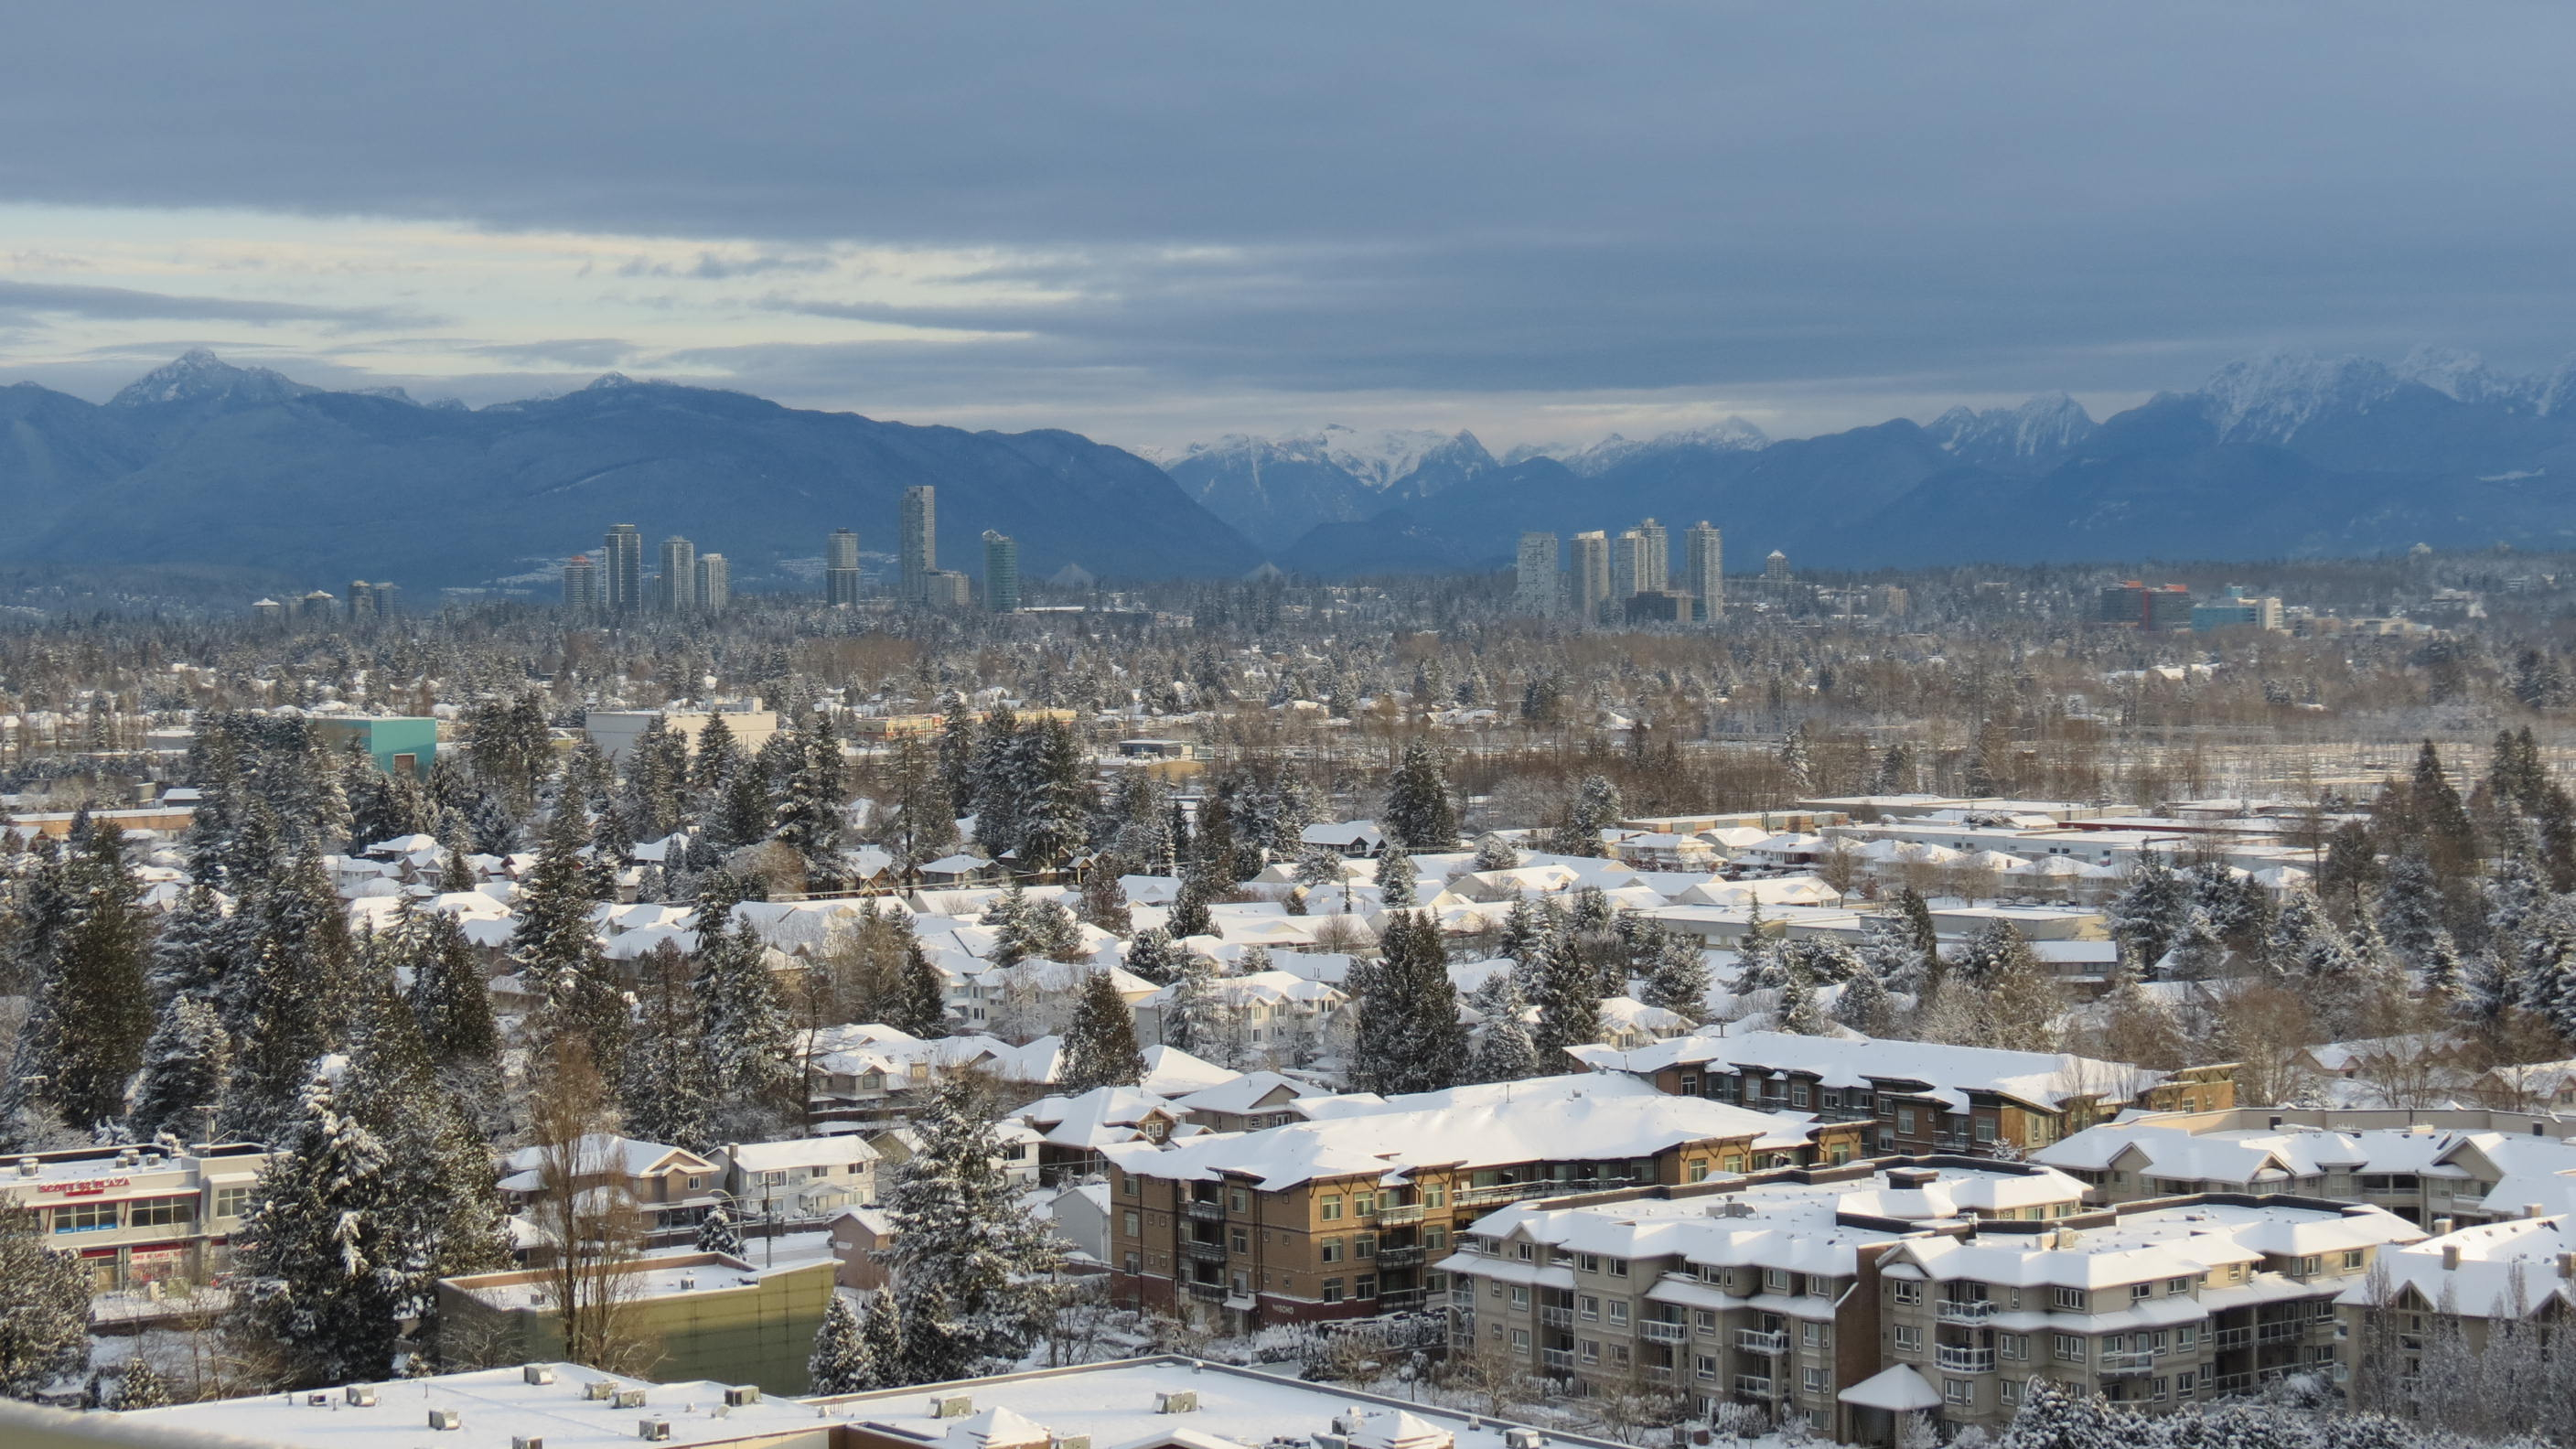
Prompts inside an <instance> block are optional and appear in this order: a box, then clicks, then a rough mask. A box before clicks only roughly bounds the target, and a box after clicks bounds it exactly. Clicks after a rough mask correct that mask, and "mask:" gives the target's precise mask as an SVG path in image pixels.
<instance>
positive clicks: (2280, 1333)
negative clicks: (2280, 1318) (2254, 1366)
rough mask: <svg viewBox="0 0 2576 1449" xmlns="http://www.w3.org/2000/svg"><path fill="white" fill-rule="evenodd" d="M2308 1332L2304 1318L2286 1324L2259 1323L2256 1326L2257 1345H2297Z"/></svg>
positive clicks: (2255, 1338)
mask: <svg viewBox="0 0 2576 1449" xmlns="http://www.w3.org/2000/svg"><path fill="white" fill-rule="evenodd" d="M2307 1331H2308V1321H2307V1320H2306V1319H2304V1318H2301V1319H2294V1320H2292V1321H2290V1322H2286V1323H2258V1324H2256V1325H2255V1326H2254V1341H2255V1342H2256V1343H2296V1342H2297V1341H2298V1340H2299V1339H2300V1338H2301V1337H2302V1336H2304V1335H2305V1334H2306V1333H2307Z"/></svg>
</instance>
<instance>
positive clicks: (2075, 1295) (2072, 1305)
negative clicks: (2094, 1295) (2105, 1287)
mask: <svg viewBox="0 0 2576 1449" xmlns="http://www.w3.org/2000/svg"><path fill="white" fill-rule="evenodd" d="M2057 1306H2058V1307H2060V1308H2062V1309H2065V1310H2066V1311H2068V1312H2070V1313H2090V1312H2092V1311H2093V1301H2092V1299H2090V1298H2089V1297H2087V1296H2086V1295H2085V1292H2084V1290H2083V1289H2081V1288H2060V1289H2058V1290H2057Z"/></svg>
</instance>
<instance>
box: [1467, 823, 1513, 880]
mask: <svg viewBox="0 0 2576 1449" xmlns="http://www.w3.org/2000/svg"><path fill="white" fill-rule="evenodd" d="M1520 864H1521V853H1520V852H1519V851H1517V850H1514V849H1513V848H1512V843H1511V842H1510V841H1508V840H1505V839H1503V838H1502V837H1501V836H1499V835H1496V834H1494V833H1492V832H1491V831H1488V832H1486V833H1485V834H1483V835H1480V836H1478V837H1476V860H1475V866H1476V869H1478V870H1480V871H1482V870H1518V869H1520Z"/></svg>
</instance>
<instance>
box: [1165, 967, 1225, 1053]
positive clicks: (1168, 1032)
mask: <svg viewBox="0 0 2576 1449" xmlns="http://www.w3.org/2000/svg"><path fill="white" fill-rule="evenodd" d="M1224 1011H1225V1008H1224V1005H1223V1004H1222V1003H1221V1002H1219V1001H1218V1000H1217V994H1216V963H1215V962H1214V961H1212V960H1210V959H1209V958H1207V957H1205V956H1202V955H1200V954H1198V953H1197V952H1195V951H1184V952H1180V953H1179V959H1178V960H1177V961H1176V962H1175V963H1174V966H1173V973H1172V984H1171V985H1170V986H1168V987H1165V988H1164V990H1163V1002H1162V1015H1161V1021H1162V1041H1163V1045H1165V1046H1168V1047H1174V1048H1177V1049H1179V1050H1181V1051H1185V1052H1188V1053H1190V1054H1191V1055H1193V1056H1203V1055H1206V1054H1207V1053H1209V1052H1211V1051H1213V1050H1214V1049H1215V1047H1216V1044H1217V1040H1218V1038H1219V1036H1220V1035H1221V1034H1222V1033H1223V1032H1224V1029H1225V1023H1224V1020H1223V1015H1224Z"/></svg>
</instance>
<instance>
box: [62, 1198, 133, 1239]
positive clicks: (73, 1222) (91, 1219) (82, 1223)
mask: <svg viewBox="0 0 2576 1449" xmlns="http://www.w3.org/2000/svg"><path fill="white" fill-rule="evenodd" d="M122 1206H123V1204H122V1203H112V1202H76V1203H73V1204H71V1205H70V1206H69V1207H58V1208H56V1209H54V1231H55V1232H58V1233H99V1232H105V1231H107V1230H108V1229H110V1228H113V1227H115V1226H116V1223H117V1217H116V1210H117V1209H118V1208H119V1207H122Z"/></svg>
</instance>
